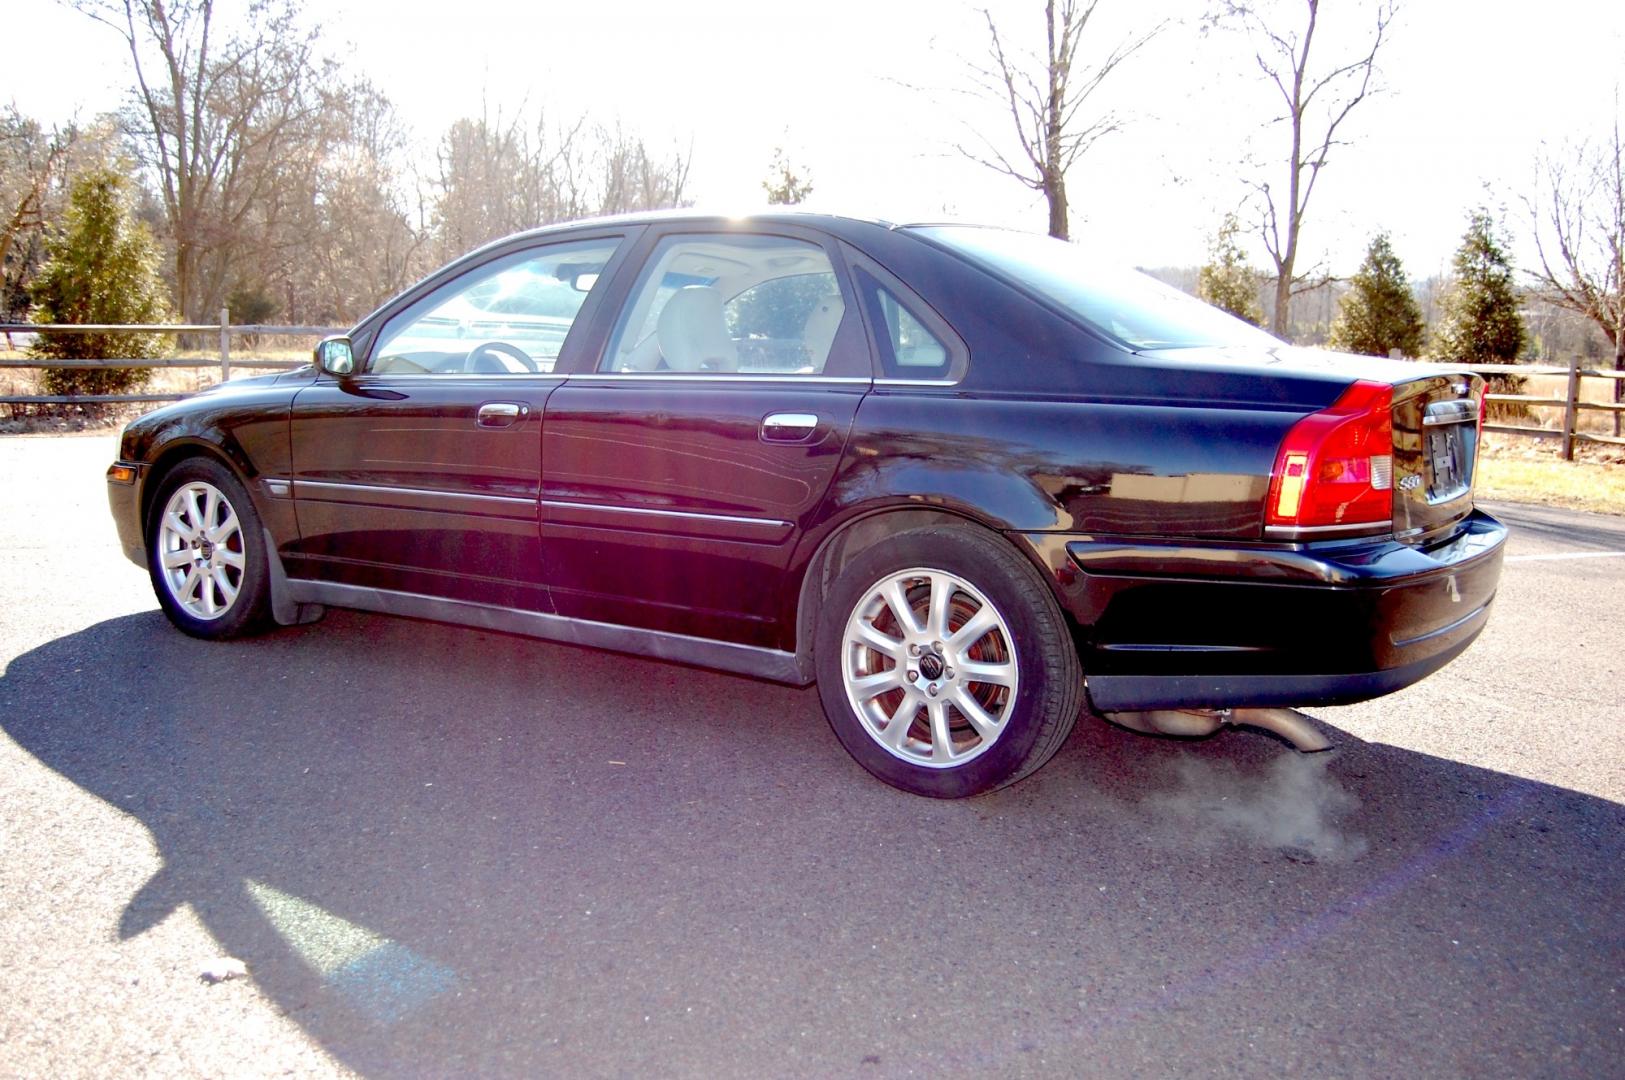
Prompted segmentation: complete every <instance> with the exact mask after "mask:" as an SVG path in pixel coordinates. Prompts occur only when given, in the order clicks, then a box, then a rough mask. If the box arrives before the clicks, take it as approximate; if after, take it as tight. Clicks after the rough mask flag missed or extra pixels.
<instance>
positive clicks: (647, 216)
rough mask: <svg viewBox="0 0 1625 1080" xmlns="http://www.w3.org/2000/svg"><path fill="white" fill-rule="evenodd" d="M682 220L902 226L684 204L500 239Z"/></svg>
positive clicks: (841, 227) (775, 209)
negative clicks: (687, 205) (674, 207)
mask: <svg viewBox="0 0 1625 1080" xmlns="http://www.w3.org/2000/svg"><path fill="white" fill-rule="evenodd" d="M682 222H693V223H694V224H696V225H699V224H706V225H714V224H717V223H722V222H737V223H740V224H753V225H771V224H779V225H811V226H814V227H817V228H822V229H824V230H825V231H827V232H831V233H835V234H841V233H844V232H848V231H851V229H852V227H853V226H857V227H859V228H860V229H861V228H865V227H868V228H881V229H888V230H890V229H896V228H899V227H900V226H899V225H897V224H896V223H893V222H890V221H886V220H884V219H882V218H878V217H862V216H857V215H850V214H834V213H829V212H825V211H817V210H803V209H799V208H797V207H793V206H768V207H758V208H750V209H728V208H711V207H681V208H678V209H672V210H639V211H635V212H633V213H627V214H608V215H603V216H600V217H586V218H575V219H572V220H570V221H559V222H553V223H551V224H547V225H542V226H539V227H537V228H534V229H525V230H522V231H520V232H517V233H514V234H513V235H511V236H506V237H503V238H502V239H501V240H499V241H497V242H498V243H506V242H508V241H512V240H525V239H529V238H531V237H544V236H549V235H552V234H554V233H558V232H564V231H566V230H573V229H580V228H598V227H603V226H616V225H627V226H631V225H669V224H673V223H682Z"/></svg>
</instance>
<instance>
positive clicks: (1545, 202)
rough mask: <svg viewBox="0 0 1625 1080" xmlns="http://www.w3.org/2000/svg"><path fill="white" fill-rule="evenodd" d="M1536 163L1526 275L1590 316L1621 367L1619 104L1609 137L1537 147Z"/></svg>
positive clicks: (1624, 233)
mask: <svg viewBox="0 0 1625 1080" xmlns="http://www.w3.org/2000/svg"><path fill="white" fill-rule="evenodd" d="M1536 168H1537V177H1536V184H1535V194H1534V195H1531V196H1528V197H1526V198H1525V200H1524V205H1525V207H1526V208H1527V210H1528V212H1529V218H1530V223H1531V225H1532V226H1533V229H1534V235H1535V251H1536V254H1537V255H1538V256H1539V258H1540V268H1539V269H1538V270H1534V271H1531V275H1532V276H1533V277H1534V279H1535V283H1536V286H1537V287H1538V288H1539V289H1540V291H1541V293H1542V294H1543V296H1544V298H1545V299H1546V300H1547V301H1548V302H1550V303H1552V304H1554V305H1556V306H1557V307H1560V308H1565V309H1567V310H1569V311H1573V312H1577V313H1578V314H1580V315H1583V316H1585V317H1586V318H1588V319H1590V320H1591V321H1592V322H1594V323H1596V325H1597V326H1598V327H1599V328H1600V329H1601V330H1602V332H1603V333H1604V334H1605V335H1607V337H1608V340H1609V342H1610V343H1611V344H1612V345H1613V347H1614V370H1615V371H1625V148H1622V147H1621V142H1620V133H1619V117H1618V110H1617V108H1616V110H1615V117H1614V130H1613V135H1612V137H1611V138H1610V139H1609V140H1608V141H1606V142H1603V143H1594V144H1582V145H1581V146H1580V147H1579V148H1578V149H1577V150H1576V151H1575V152H1574V153H1572V154H1562V153H1557V152H1552V151H1550V150H1542V151H1541V154H1540V156H1539V158H1538V159H1537V165H1536ZM1622 400H1625V379H1615V380H1614V403H1615V404H1616V405H1617V404H1620V403H1621V402H1622ZM1619 433H1620V411H1619V410H1617V409H1616V410H1615V411H1614V434H1615V435H1616V436H1617V435H1619Z"/></svg>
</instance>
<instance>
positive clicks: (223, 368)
mask: <svg viewBox="0 0 1625 1080" xmlns="http://www.w3.org/2000/svg"><path fill="white" fill-rule="evenodd" d="M348 329H349V328H348V327H344V326H281V325H276V324H272V323H244V324H241V325H237V326H233V325H232V322H231V316H230V314H229V313H228V312H227V311H226V309H225V308H221V309H220V321H219V322H217V323H161V324H160V323H139V324H133V323H50V324H43V323H0V334H4V335H6V336H7V337H8V338H9V337H10V336H11V335H12V334H38V333H53V334H56V333H62V334H113V333H143V334H219V335H220V336H219V345H218V348H217V350H216V353H215V355H214V356H208V357H174V358H169V359H163V360H137V359H131V358H124V359H118V358H110V359H105V360H101V359H98V360H90V359H84V360H42V359H33V358H30V359H26V360H7V359H0V369H7V368H48V367H50V368H80V369H83V368H210V367H216V366H218V367H219V368H220V381H221V382H225V381H226V380H228V379H230V378H231V369H232V367H233V366H236V367H239V368H244V369H253V370H257V371H291V370H292V369H294V368H297V367H303V366H304V364H305V362H304V361H302V360H264V359H258V358H256V357H252V356H243V357H233V356H232V355H231V339H232V337H233V336H234V335H247V334H270V335H283V336H289V337H326V336H327V335H329V334H342V333H344V332H345V331H346V330H348ZM189 396H190V395H189V394H32V395H27V396H19V395H4V396H0V405H10V406H17V405H92V404H96V405H100V404H113V403H123V402H153V401H179V400H180V399H182V398H184V397H189Z"/></svg>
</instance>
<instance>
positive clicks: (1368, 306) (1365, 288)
mask: <svg viewBox="0 0 1625 1080" xmlns="http://www.w3.org/2000/svg"><path fill="white" fill-rule="evenodd" d="M1353 286H1354V287H1353V288H1352V289H1351V290H1350V291H1349V292H1348V293H1347V294H1346V295H1345V296H1344V297H1343V300H1342V302H1341V303H1340V304H1339V305H1338V308H1337V319H1336V321H1335V322H1333V323H1332V333H1331V338H1330V340H1329V341H1328V344H1329V345H1330V346H1331V347H1332V348H1334V349H1341V350H1342V351H1344V352H1351V353H1361V354H1363V355H1366V356H1387V355H1388V354H1389V353H1390V352H1392V351H1393V350H1394V349H1398V350H1399V353H1400V355H1401V356H1421V355H1422V309H1421V308H1419V307H1418V306H1417V304H1416V297H1414V296H1412V295H1411V286H1410V282H1409V281H1408V280H1407V279H1406V277H1405V268H1404V267H1403V266H1401V265H1400V262H1399V256H1398V255H1395V254H1394V248H1393V245H1392V244H1391V243H1389V240H1388V234H1387V233H1379V234H1378V235H1377V236H1376V237H1374V238H1373V239H1372V241H1371V246H1370V247H1369V248H1367V249H1366V253H1365V262H1363V263H1361V264H1360V269H1359V270H1358V271H1356V273H1355V275H1354V280H1353Z"/></svg>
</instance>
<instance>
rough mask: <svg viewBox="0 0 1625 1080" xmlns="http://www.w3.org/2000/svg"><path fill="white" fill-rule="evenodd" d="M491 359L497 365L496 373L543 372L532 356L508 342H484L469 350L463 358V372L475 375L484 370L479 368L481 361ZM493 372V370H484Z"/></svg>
mask: <svg viewBox="0 0 1625 1080" xmlns="http://www.w3.org/2000/svg"><path fill="white" fill-rule="evenodd" d="M487 358H489V359H490V361H491V363H493V364H495V365H496V368H495V371H496V372H500V373H503V374H511V373H513V372H518V371H541V370H542V369H541V368H540V367H538V366H537V365H536V361H534V360H532V359H531V358H530V354H529V353H527V352H525V350H523V349H521V348H519V347H518V346H517V345H510V344H508V343H507V342H506V341H483V342H481V343H480V344H478V345H476V346H474V347H473V348H472V349H470V350H468V355H467V356H465V357H464V358H463V370H464V371H465V372H468V373H474V372H478V371H480V370H482V369H481V368H480V366H479V363H480V361H481V360H484V359H487ZM483 370H485V371H487V372H491V371H492V369H491V368H485V369H483Z"/></svg>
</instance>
